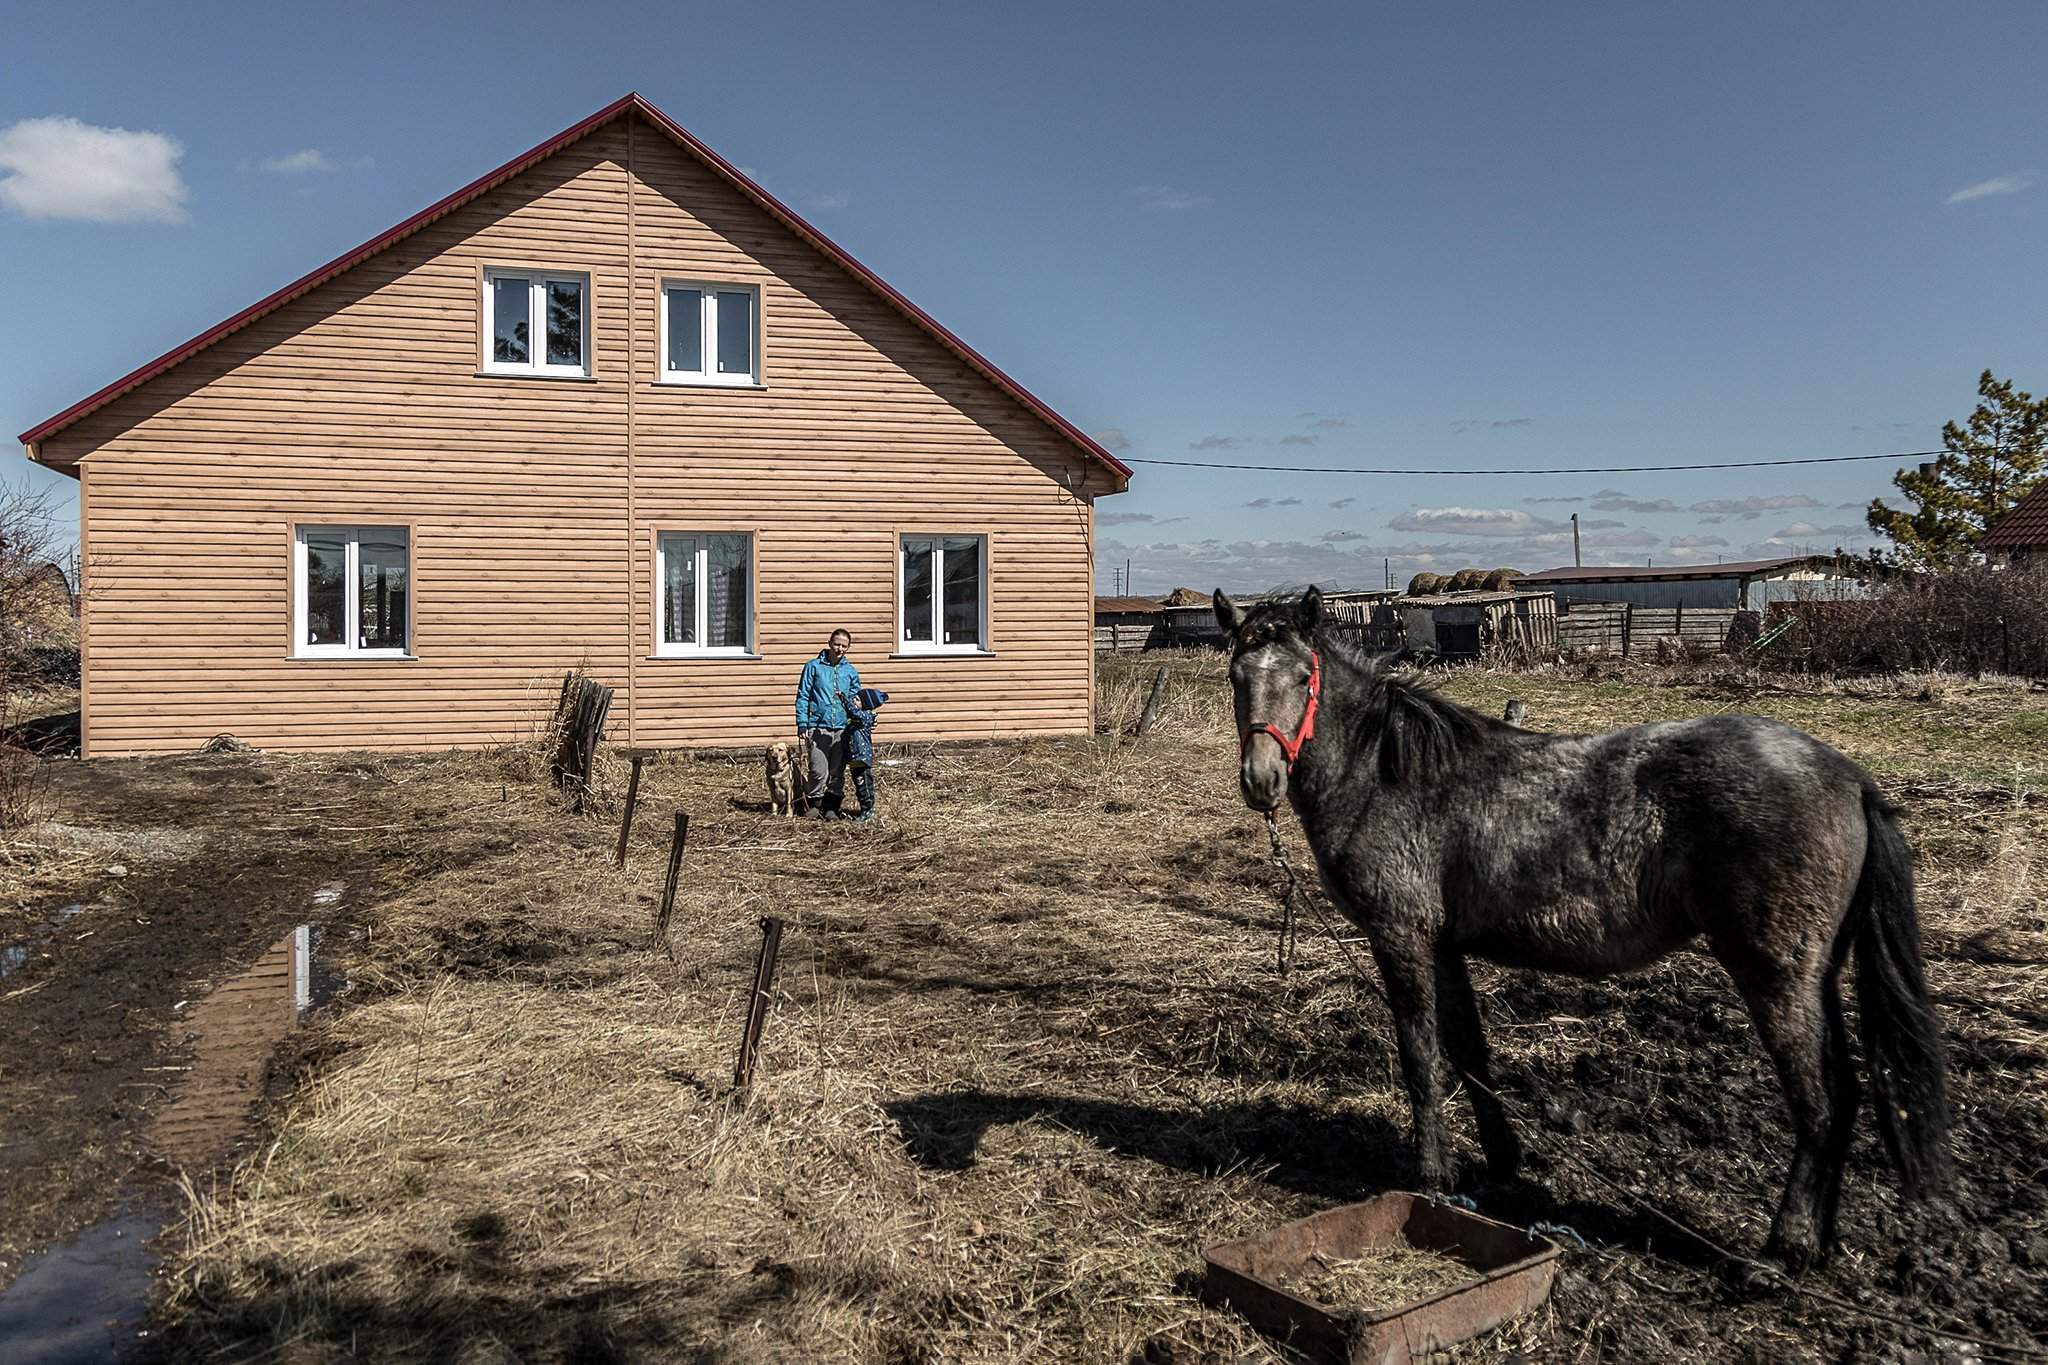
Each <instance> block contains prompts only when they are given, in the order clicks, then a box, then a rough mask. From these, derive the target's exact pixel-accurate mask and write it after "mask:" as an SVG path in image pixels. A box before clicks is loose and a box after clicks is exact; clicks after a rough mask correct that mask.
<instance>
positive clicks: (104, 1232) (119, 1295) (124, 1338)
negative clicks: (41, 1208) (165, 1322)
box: [0, 1213, 163, 1365]
mask: <svg viewBox="0 0 2048 1365" xmlns="http://www.w3.org/2000/svg"><path fill="white" fill-rule="evenodd" d="M162 1226H163V1224H162V1221H161V1220H160V1219H156V1218H151V1217H147V1216H145V1215H143V1214H137V1213H128V1214H122V1215H120V1216H119V1217H116V1218H110V1219H108V1220H107V1221H106V1222H104V1223H100V1224H98V1225H97V1226H95V1227H91V1228H88V1229H86V1231H84V1232H82V1233H80V1234H79V1235H78V1236H77V1237H75V1238H73V1239H72V1240H71V1241H69V1242H66V1243H64V1245H62V1246H59V1247H52V1248H51V1249H50V1250H48V1251H46V1252H42V1253H40V1254H38V1255H36V1256H31V1257H30V1258H29V1260H28V1262H27V1267H26V1268H25V1269H24V1270H23V1271H22V1272H21V1275H20V1277H19V1278H18V1279H16V1280H15V1282H14V1283H13V1284H11V1285H9V1286H8V1287H7V1289H6V1290H5V1291H4V1292H0V1344H4V1346H5V1348H6V1349H5V1352H4V1354H5V1356H6V1359H7V1360H8V1362H9V1365H105V1363H106V1362H108V1361H112V1360H115V1359H117V1358H118V1357H119V1355H120V1353H121V1352H122V1351H123V1350H124V1349H125V1348H126V1347H129V1346H132V1345H133V1344H134V1343H135V1341H136V1340H137V1338H138V1337H139V1336H140V1335H141V1334H142V1323H143V1320H144V1317H145V1316H146V1314H147V1311H148V1308H147V1305H148V1302H149V1280H150V1274H151V1272H152V1271H153V1270H154V1268H155V1263H156V1257H155V1255H154V1254H153V1253H152V1252H151V1251H150V1249H149V1246H148V1242H149V1239H150V1238H151V1237H154V1236H155V1235H156V1233H157V1231H158V1229H160V1228H161V1227H162Z"/></svg>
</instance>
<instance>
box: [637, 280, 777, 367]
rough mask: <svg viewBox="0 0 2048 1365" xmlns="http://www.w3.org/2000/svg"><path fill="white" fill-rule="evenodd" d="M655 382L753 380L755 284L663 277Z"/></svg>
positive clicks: (757, 332) (757, 353)
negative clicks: (658, 374) (658, 373)
mask: <svg viewBox="0 0 2048 1365" xmlns="http://www.w3.org/2000/svg"><path fill="white" fill-rule="evenodd" d="M661 382H662V383H664V384H759V383H760V382H761V290H760V287H759V286H757V285H751V284H713V283H710V282H707V281H703V280H663V281H662V282H661Z"/></svg>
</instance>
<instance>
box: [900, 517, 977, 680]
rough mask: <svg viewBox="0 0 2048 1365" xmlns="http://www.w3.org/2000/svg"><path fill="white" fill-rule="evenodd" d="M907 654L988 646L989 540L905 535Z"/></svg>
mask: <svg viewBox="0 0 2048 1365" xmlns="http://www.w3.org/2000/svg"><path fill="white" fill-rule="evenodd" d="M897 588H898V592H899V594H900V595H899V597H898V601H897V615H898V619H899V620H901V621H902V622H903V645H902V648H903V651H904V652H905V653H917V652H921V651H947V650H951V651H955V652H958V653H972V652H977V651H980V650H984V649H986V648H987V647H988V537H987V536H926V535H914V536H905V537H903V555H902V568H901V573H900V575H899V578H898V583H897Z"/></svg>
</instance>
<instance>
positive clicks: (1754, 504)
mask: <svg viewBox="0 0 2048 1365" xmlns="http://www.w3.org/2000/svg"><path fill="white" fill-rule="evenodd" d="M1818 506H1820V504H1819V503H1818V502H1815V501H1814V500H1813V499H1812V498H1809V497H1807V496H1806V495H1805V494H1804V493H1780V494H1776V495H1774V496H1772V497H1768V498H1739V499H1738V498H1710V499H1708V500H1707V501H1706V502H1696V503H1694V504H1693V505H1692V507H1691V508H1690V509H1688V510H1690V511H1694V512H1703V513H1711V514H1712V515H1713V516H1717V517H1741V518H1742V519H1743V520H1744V521H1755V520H1756V519H1757V518H1758V517H1760V516H1762V515H1763V514H1764V513H1766V512H1791V511H1796V510H1798V509H1800V508H1804V507H1818Z"/></svg>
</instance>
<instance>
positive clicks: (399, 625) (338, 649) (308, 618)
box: [292, 526, 412, 658]
mask: <svg viewBox="0 0 2048 1365" xmlns="http://www.w3.org/2000/svg"><path fill="white" fill-rule="evenodd" d="M411 540H412V538H411V535H410V533H409V532H408V531H407V530H406V528H405V527H403V526H301V527H299V528H298V532H297V534H296V535H295V536H294V537H293V541H292V559H293V564H292V653H293V654H294V655H296V656H297V657H300V658H322V657H327V656H364V657H370V658H379V657H381V658H402V657H404V656H405V654H406V653H407V651H408V647H409V646H410V644H411V635H412V629H411V626H412V618H411V608H412V554H411V551H412V543H411Z"/></svg>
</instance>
